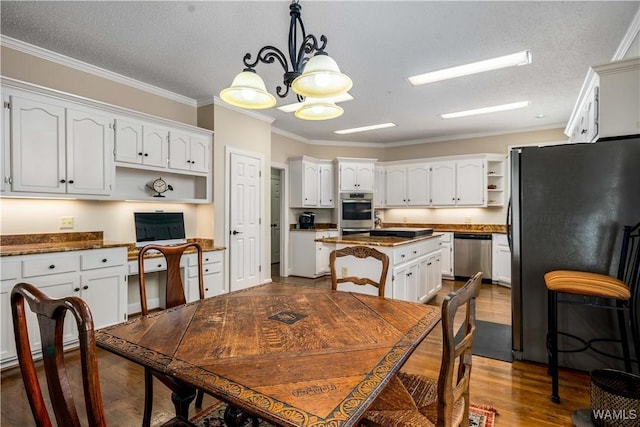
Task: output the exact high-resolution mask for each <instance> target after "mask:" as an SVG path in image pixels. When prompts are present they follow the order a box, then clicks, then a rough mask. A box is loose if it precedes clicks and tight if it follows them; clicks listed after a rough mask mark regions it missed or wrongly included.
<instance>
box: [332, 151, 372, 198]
mask: <svg viewBox="0 0 640 427" xmlns="http://www.w3.org/2000/svg"><path fill="white" fill-rule="evenodd" d="M337 162H338V186H339V189H340V191H345V192H346V191H358V192H372V191H373V186H374V176H375V175H374V171H375V159H344V158H340V157H339V158H338V159H337Z"/></svg>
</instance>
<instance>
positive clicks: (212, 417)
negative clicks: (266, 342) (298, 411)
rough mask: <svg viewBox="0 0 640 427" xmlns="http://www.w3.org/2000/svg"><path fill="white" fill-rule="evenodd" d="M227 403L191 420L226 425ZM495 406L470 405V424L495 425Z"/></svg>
mask: <svg viewBox="0 0 640 427" xmlns="http://www.w3.org/2000/svg"><path fill="white" fill-rule="evenodd" d="M226 407H227V405H226V404H225V403H222V402H220V403H217V404H215V405H213V406H211V407H209V408H208V409H206V410H204V411H202V414H203V415H200V416H198V415H196V416H195V417H194V418H193V419H192V420H191V421H192V422H193V423H194V424H195V425H196V426H198V427H224V426H226V424H225V423H224V410H225V409H226ZM497 413H498V411H497V410H496V409H495V408H492V407H490V406H486V405H474V404H473V403H471V404H470V405H469V426H470V427H494V426H495V422H496V414H497ZM245 426H246V427H248V426H251V421H250V420H249V421H247V422H246V424H245ZM259 426H260V427H272V426H273V424H271V423H268V422H266V421H262V420H260V424H259Z"/></svg>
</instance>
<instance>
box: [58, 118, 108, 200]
mask: <svg viewBox="0 0 640 427" xmlns="http://www.w3.org/2000/svg"><path fill="white" fill-rule="evenodd" d="M110 124H111V119H110V118H109V117H105V116H100V115H97V114H91V113H85V112H80V111H75V110H71V109H67V192H68V193H75V194H104V195H108V194H109V193H110V192H111V178H112V176H113V170H112V169H113V165H112V161H111V159H112V156H111V153H112V151H113V148H112V147H113V133H112V130H111V128H110Z"/></svg>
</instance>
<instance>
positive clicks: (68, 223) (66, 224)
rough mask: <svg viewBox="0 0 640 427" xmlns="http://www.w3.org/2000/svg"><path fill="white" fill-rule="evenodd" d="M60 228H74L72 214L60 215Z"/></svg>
mask: <svg viewBox="0 0 640 427" xmlns="http://www.w3.org/2000/svg"><path fill="white" fill-rule="evenodd" d="M60 228H73V217H72V216H61V217H60Z"/></svg>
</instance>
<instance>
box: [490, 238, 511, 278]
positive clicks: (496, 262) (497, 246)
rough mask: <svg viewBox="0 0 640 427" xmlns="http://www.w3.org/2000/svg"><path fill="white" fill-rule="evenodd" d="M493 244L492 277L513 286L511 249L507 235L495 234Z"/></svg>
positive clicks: (492, 239)
mask: <svg viewBox="0 0 640 427" xmlns="http://www.w3.org/2000/svg"><path fill="white" fill-rule="evenodd" d="M491 246H492V248H491V249H492V254H491V255H492V256H491V263H492V266H491V270H492V271H491V273H492V274H491V278H492V280H493V282H494V283H498V284H502V285H507V286H511V250H510V249H509V242H508V240H507V235H506V234H494V235H493V236H492V238H491Z"/></svg>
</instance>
